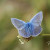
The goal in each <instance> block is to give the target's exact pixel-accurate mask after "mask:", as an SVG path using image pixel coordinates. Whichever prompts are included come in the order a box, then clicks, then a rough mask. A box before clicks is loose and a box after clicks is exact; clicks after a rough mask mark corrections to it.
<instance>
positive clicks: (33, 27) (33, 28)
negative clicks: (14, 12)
mask: <svg viewBox="0 0 50 50" xmlns="http://www.w3.org/2000/svg"><path fill="white" fill-rule="evenodd" d="M42 19H43V15H42V12H39V13H37V14H36V15H35V16H34V17H33V18H32V19H31V20H30V21H29V22H27V23H25V22H24V21H22V20H19V19H16V18H11V22H12V24H13V25H14V26H15V27H16V28H17V29H18V32H19V35H20V36H22V37H23V38H26V39H29V38H30V37H36V36H38V35H39V34H40V32H41V31H42V28H41V22H42Z"/></svg>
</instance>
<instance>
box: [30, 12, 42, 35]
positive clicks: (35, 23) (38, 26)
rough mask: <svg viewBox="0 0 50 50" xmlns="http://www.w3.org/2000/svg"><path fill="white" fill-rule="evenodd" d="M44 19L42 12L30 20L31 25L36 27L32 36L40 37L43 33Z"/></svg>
mask: <svg viewBox="0 0 50 50" xmlns="http://www.w3.org/2000/svg"><path fill="white" fill-rule="evenodd" d="M42 19H43V14H42V12H39V13H37V14H36V15H35V16H34V17H33V18H32V19H31V20H30V23H32V24H33V26H34V30H33V33H32V36H38V35H39V34H40V32H41V31H42V28H41V22H42Z"/></svg>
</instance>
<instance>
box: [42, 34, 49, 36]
mask: <svg viewBox="0 0 50 50" xmlns="http://www.w3.org/2000/svg"><path fill="white" fill-rule="evenodd" d="M41 35H42V36H50V34H41Z"/></svg>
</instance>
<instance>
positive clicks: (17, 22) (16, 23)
mask: <svg viewBox="0 0 50 50" xmlns="http://www.w3.org/2000/svg"><path fill="white" fill-rule="evenodd" d="M11 22H12V24H13V25H14V27H16V28H17V29H18V30H19V29H21V28H22V27H23V26H24V25H25V22H24V21H22V20H19V19H16V18H11Z"/></svg>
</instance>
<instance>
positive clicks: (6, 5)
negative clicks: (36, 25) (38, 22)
mask: <svg viewBox="0 0 50 50" xmlns="http://www.w3.org/2000/svg"><path fill="white" fill-rule="evenodd" d="M39 11H43V21H42V27H43V31H42V32H41V35H40V36H37V37H35V38H33V39H31V40H30V41H29V42H26V43H25V44H23V45H22V44H20V42H19V39H18V38H17V35H18V31H17V29H16V28H15V27H14V26H13V25H12V23H11V18H18V19H20V20H23V21H25V22H27V21H29V20H30V19H31V18H32V17H33V16H34V15H35V14H36V13H38V12H39ZM48 43H49V45H48ZM0 50H50V0H0Z"/></svg>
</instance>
